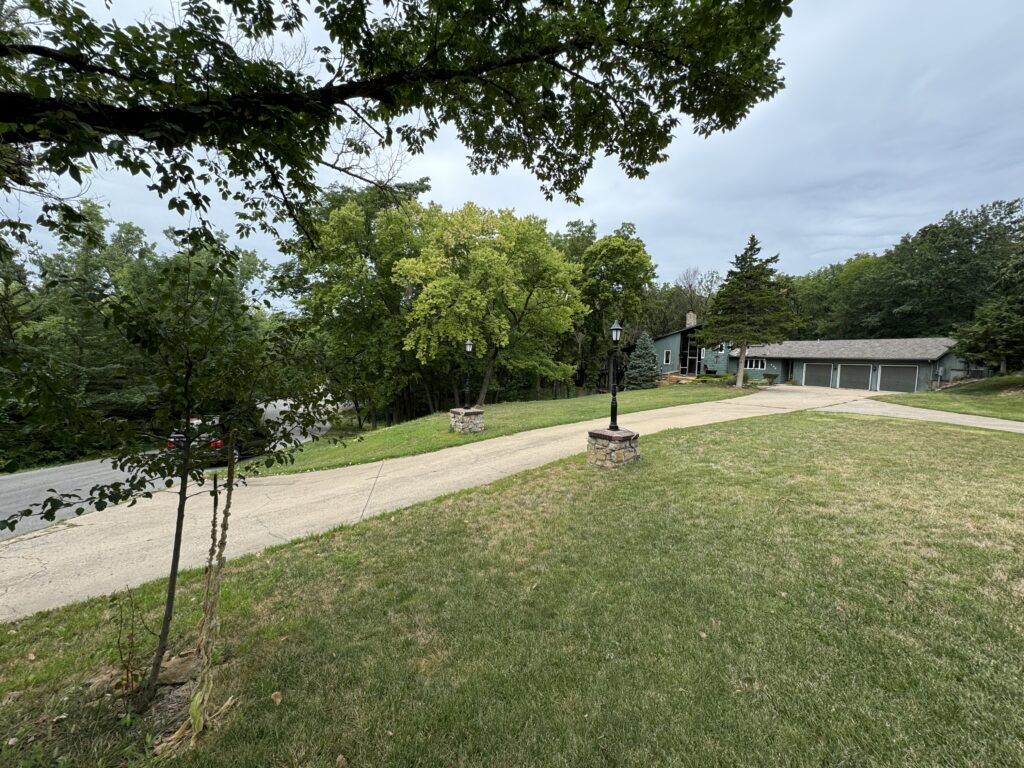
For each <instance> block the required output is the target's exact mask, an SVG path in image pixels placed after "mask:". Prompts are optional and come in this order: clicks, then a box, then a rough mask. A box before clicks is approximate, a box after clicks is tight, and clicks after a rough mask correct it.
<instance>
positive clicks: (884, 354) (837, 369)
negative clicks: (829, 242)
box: [703, 336, 969, 392]
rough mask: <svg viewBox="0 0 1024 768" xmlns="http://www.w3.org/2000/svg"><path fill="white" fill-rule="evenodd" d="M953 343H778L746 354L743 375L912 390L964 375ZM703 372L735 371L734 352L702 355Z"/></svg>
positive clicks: (724, 348)
mask: <svg viewBox="0 0 1024 768" xmlns="http://www.w3.org/2000/svg"><path fill="white" fill-rule="evenodd" d="M953 344H954V341H953V339H950V338H947V337H945V336H941V337H933V338H926V339H838V340H828V341H783V342H781V343H779V344H759V345H753V346H751V347H750V348H749V349H748V350H747V359H746V366H745V371H744V375H745V377H747V378H750V379H761V378H764V376H765V374H768V373H774V374H775V378H776V379H777V380H778V381H789V382H792V383H794V384H803V385H805V386H815V387H839V388H844V389H870V390H876V391H888V392H917V391H919V390H923V389H929V388H931V387H935V386H938V385H939V384H941V383H943V382H948V381H955V380H956V379H960V378H963V377H964V376H967V375H968V374H969V371H968V368H967V364H966V363H965V362H964V361H963V360H962V359H960V358H959V357H957V356H956V354H954V352H953ZM703 363H704V370H705V371H706V372H715V373H735V372H736V370H737V369H738V367H739V350H737V349H731V348H730V347H729V346H728V345H725V344H723V345H719V346H718V347H715V348H712V349H710V350H708V351H707V353H706V355H705V356H704V360H703Z"/></svg>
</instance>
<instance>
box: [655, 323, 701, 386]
mask: <svg viewBox="0 0 1024 768" xmlns="http://www.w3.org/2000/svg"><path fill="white" fill-rule="evenodd" d="M700 328H701V326H700V325H699V324H698V323H697V315H696V314H695V313H694V312H687V313H686V326H685V327H683V328H680V329H679V330H678V331H672V332H671V333H666V334H665V335H664V336H659V337H658V338H656V339H654V351H655V352H657V353H658V365H659V366H660V367H661V375H662V376H667V375H668V374H670V373H681V374H683V375H684V376H685V375H689V376H696V375H697V374H698V373H703V372H704V370H703V368H702V367H701V363H702V362H703V355H704V350H703V348H702V347H701V346H700V345H699V344H697V331H699V330H700Z"/></svg>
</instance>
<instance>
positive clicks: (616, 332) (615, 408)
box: [608, 320, 622, 432]
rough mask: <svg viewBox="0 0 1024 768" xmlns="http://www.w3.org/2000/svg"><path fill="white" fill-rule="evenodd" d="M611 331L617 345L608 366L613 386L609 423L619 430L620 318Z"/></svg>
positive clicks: (609, 426)
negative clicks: (616, 396) (617, 375)
mask: <svg viewBox="0 0 1024 768" xmlns="http://www.w3.org/2000/svg"><path fill="white" fill-rule="evenodd" d="M611 332H612V341H613V342H614V344H615V347H614V348H613V349H612V364H611V365H610V366H609V368H608V376H609V378H610V380H611V381H610V383H611V387H612V421H611V424H609V425H608V429H610V430H612V431H616V432H617V431H618V429H619V401H618V400H617V399H616V398H615V394H616V392H618V384H617V382H616V373H617V369H618V366H619V339H621V338H622V326H621V325H619V321H618V320H616V321H615V322H614V323H612V327H611Z"/></svg>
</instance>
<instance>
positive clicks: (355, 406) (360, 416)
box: [352, 397, 363, 432]
mask: <svg viewBox="0 0 1024 768" xmlns="http://www.w3.org/2000/svg"><path fill="white" fill-rule="evenodd" d="M352 408H353V410H354V411H355V412H356V425H357V426H358V427H359V431H360V432H362V431H363V414H362V412H361V411H360V410H359V401H358V400H357V399H356V398H354V397H353V398H352Z"/></svg>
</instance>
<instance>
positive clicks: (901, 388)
mask: <svg viewBox="0 0 1024 768" xmlns="http://www.w3.org/2000/svg"><path fill="white" fill-rule="evenodd" d="M878 388H879V389H880V390H882V391H883V392H916V391H917V366H916V365H883V366H882V367H881V368H880V369H879V374H878Z"/></svg>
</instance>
